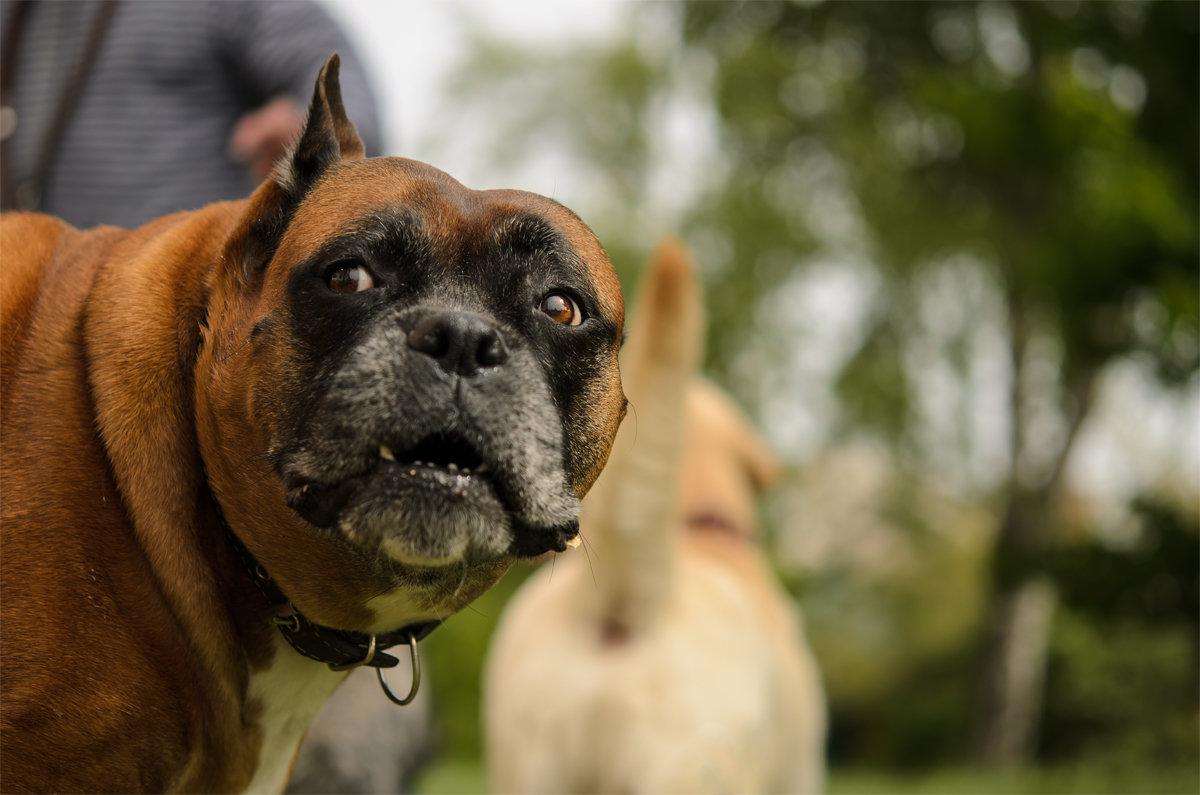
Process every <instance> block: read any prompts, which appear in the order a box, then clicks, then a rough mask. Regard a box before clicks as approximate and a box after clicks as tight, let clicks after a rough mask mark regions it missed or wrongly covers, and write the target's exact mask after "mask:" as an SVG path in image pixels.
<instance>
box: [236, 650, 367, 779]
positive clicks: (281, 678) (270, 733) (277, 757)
mask: <svg viewBox="0 0 1200 795" xmlns="http://www.w3.org/2000/svg"><path fill="white" fill-rule="evenodd" d="M274 642H275V644H276V648H275V659H274V660H273V661H272V662H271V667H270V668H267V669H266V670H265V671H259V672H257V673H255V674H253V676H251V678H250V698H251V700H252V702H253V703H257V704H258V705H260V706H261V709H262V712H261V713H260V717H259V724H260V725H261V727H262V750H261V751H260V753H259V762H258V769H257V770H255V771H254V778H253V779H251V780H250V784H249V785H248V786H247V787H246V789H245V792H251V793H268V792H272V793H276V792H282V791H283V788H284V787H285V786H286V785H287V776H288V772H289V771H290V769H291V765H292V759H293V757H294V756H295V755H296V749H297V748H298V747H299V745H300V741H301V740H302V739H304V733H305V732H306V731H308V727H309V725H311V724H312V722H313V720H314V719H315V718H316V717H317V713H318V712H320V711H321V707H322V706H324V704H325V702H326V701H327V700H328V699H329V697H330V696H331V695H332V694H333V691H334V690H335V689H336V688H337V686H338V685H339V684H341V682H342V680H343V679H345V678H346V674H344V673H335V672H333V671H331V670H329V666H328V665H325V664H324V663H319V662H315V661H313V660H310V659H308V658H306V657H302V656H301V655H299V654H297V653H296V652H295V651H294V650H293V649H292V648H291V647H290V646H289V645H288V644H287V643H286V642H285V641H284V639H283V638H282V636H277V637H276V638H275V639H274Z"/></svg>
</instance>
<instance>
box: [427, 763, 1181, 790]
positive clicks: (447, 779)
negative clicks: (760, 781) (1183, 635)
mask: <svg viewBox="0 0 1200 795" xmlns="http://www.w3.org/2000/svg"><path fill="white" fill-rule="evenodd" d="M417 791H418V792H419V793H421V795H484V793H486V792H487V776H486V774H485V773H484V770H483V766H482V764H480V763H479V762H476V761H470V760H467V761H463V760H446V761H441V762H437V763H436V764H434V765H433V767H431V768H430V769H429V770H428V771H427V772H426V774H425V775H424V776H422V778H421V780H420V781H419V782H418V786H417ZM827 792H828V793H829V795H881V794H882V793H888V794H889V795H1075V794H1076V793H1089V795H1195V793H1197V792H1200V770H1197V769H1190V768H1186V767H1165V768H1164V767H1155V768H1152V769H1146V770H1120V769H1117V770H1107V769H1104V768H1101V767H1097V766H1077V767H1051V768H1030V769H1025V770H1018V771H1011V772H990V771H989V772H984V771H979V770H970V769H943V770H934V771H928V772H897V771H890V770H863V769H857V768H854V769H843V768H839V769H834V770H832V771H831V772H830V775H829V783H828V787H827Z"/></svg>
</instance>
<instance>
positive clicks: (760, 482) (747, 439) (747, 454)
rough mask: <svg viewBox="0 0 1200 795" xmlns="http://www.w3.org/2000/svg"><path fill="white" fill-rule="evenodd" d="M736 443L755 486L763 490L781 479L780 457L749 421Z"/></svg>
mask: <svg viewBox="0 0 1200 795" xmlns="http://www.w3.org/2000/svg"><path fill="white" fill-rule="evenodd" d="M736 444H737V450H738V453H739V455H740V456H741V459H742V463H744V464H745V465H746V471H747V472H749V473H750V480H751V482H752V483H753V484H754V488H756V489H757V490H758V491H760V492H763V491H766V490H767V489H769V488H771V487H772V486H774V485H775V483H776V482H777V481H778V480H779V472H780V466H779V459H778V458H777V457H776V456H775V453H774V452H773V451H772V450H771V448H769V447H768V446H767V443H766V442H764V441H763V438H762V437H761V436H759V435H758V433H757V432H756V431H755V430H754V429H753V428H752V427H751V426H750V424H749V423H748V422H747V423H746V426H745V433H742V434H741V435H740V436H739V437H738V439H737V442H736Z"/></svg>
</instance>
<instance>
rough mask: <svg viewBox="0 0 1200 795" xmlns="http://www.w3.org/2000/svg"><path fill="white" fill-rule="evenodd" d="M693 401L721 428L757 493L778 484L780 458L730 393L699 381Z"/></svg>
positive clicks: (706, 380)
mask: <svg viewBox="0 0 1200 795" xmlns="http://www.w3.org/2000/svg"><path fill="white" fill-rule="evenodd" d="M690 402H691V405H692V406H693V407H694V408H693V410H695V411H701V412H703V413H702V415H701V416H704V417H706V418H707V421H708V422H710V423H715V424H716V425H718V426H719V427H720V429H721V439H722V444H724V445H726V446H727V449H728V450H729V451H730V452H731V453H732V455H733V456H734V457H736V459H737V461H738V463H739V464H741V465H742V467H743V468H744V469H745V470H746V474H747V475H748V476H749V479H750V484H751V485H752V486H753V487H754V489H755V491H758V492H764V491H766V490H767V489H769V488H771V487H772V486H774V485H775V483H776V481H778V480H779V476H780V470H781V467H780V464H779V459H778V458H777V457H776V455H775V453H774V451H772V450H771V448H770V446H768V445H767V443H766V441H765V440H764V439H763V437H762V434H760V433H759V432H758V429H757V428H755V427H754V425H753V424H752V423H751V422H750V419H749V418H748V417H747V416H746V413H745V412H744V411H742V408H741V406H739V405H738V404H737V403H736V402H734V400H733V398H731V397H730V396H729V394H728V393H727V392H725V391H724V390H722V389H719V388H717V386H716V385H715V384H713V383H712V382H710V381H709V380H708V379H706V378H697V379H696V380H695V381H694V382H693V384H692V392H691V397H690Z"/></svg>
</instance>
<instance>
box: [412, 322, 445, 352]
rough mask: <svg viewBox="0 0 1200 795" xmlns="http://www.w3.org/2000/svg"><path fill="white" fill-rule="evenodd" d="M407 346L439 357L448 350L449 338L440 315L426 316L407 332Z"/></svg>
mask: <svg viewBox="0 0 1200 795" xmlns="http://www.w3.org/2000/svg"><path fill="white" fill-rule="evenodd" d="M408 347H410V348H412V349H413V350H415V351H420V352H421V353H423V354H425V355H426V356H431V357H433V358H434V359H441V358H443V357H445V356H446V354H447V353H448V352H449V350H450V339H449V335H448V334H447V330H446V327H445V324H444V323H443V322H442V318H441V317H440V316H434V317H429V318H426V319H425V320H422V321H421V322H420V323H418V324H417V325H416V326H415V327H414V328H413V330H412V331H410V332H409V333H408Z"/></svg>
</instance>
